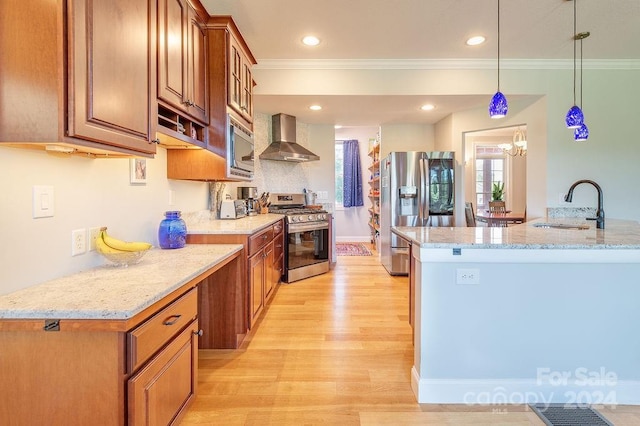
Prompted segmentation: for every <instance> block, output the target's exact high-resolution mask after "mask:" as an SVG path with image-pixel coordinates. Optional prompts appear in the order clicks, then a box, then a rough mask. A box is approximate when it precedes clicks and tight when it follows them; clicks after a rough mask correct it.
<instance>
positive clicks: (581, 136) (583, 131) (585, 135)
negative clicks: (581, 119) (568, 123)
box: [573, 123, 589, 142]
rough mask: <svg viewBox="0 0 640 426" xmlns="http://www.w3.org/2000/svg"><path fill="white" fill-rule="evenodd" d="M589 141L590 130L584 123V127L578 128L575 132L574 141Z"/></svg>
mask: <svg viewBox="0 0 640 426" xmlns="http://www.w3.org/2000/svg"><path fill="white" fill-rule="evenodd" d="M587 139H589V128H588V127H587V125H586V124H584V123H582V126H580V127H578V128H577V129H576V130H574V132H573V140H575V141H576V142H584V141H586V140H587Z"/></svg>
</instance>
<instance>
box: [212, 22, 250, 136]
mask: <svg viewBox="0 0 640 426" xmlns="http://www.w3.org/2000/svg"><path fill="white" fill-rule="evenodd" d="M207 28H208V30H209V36H210V37H209V43H210V50H209V52H210V55H214V56H215V57H213V58H211V60H210V64H211V69H210V72H211V80H210V81H211V85H210V90H211V99H215V100H218V99H226V105H223V106H220V105H212V108H211V120H212V122H213V121H214V117H215V120H216V121H222V122H226V114H227V113H231V114H232V115H233V116H234V118H236V119H237V120H239V121H240V122H241V123H242V124H244V125H246V127H247V128H249V129H252V128H253V87H254V85H255V82H254V80H253V72H252V67H253V65H255V64H256V63H257V62H256V59H255V58H254V56H253V54H252V53H251V51H250V50H249V47H248V46H247V44H246V42H245V41H244V39H243V38H242V35H241V34H240V31H239V30H238V27H237V26H236V24H235V23H234V21H233V19H232V18H231V16H212V17H211V18H210V19H209V22H208V24H207ZM216 136H217V135H216Z"/></svg>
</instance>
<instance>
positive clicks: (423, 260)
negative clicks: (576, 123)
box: [393, 219, 640, 405]
mask: <svg viewBox="0 0 640 426" xmlns="http://www.w3.org/2000/svg"><path fill="white" fill-rule="evenodd" d="M536 223H537V224H538V225H537V226H540V225H541V224H542V225H543V226H545V227H536ZM558 224H560V225H561V226H563V227H562V228H554V227H547V226H555V225H558ZM568 226H570V227H568ZM567 227H568V228H567ZM580 228H587V229H580ZM393 232H395V233H396V234H398V235H400V236H401V237H403V238H405V239H407V240H410V241H411V242H412V254H413V258H412V262H413V266H414V267H415V276H414V279H415V290H414V293H415V295H414V303H415V309H414V323H413V324H414V343H415V352H414V366H413V369H412V387H413V390H414V393H415V395H416V398H417V400H418V402H420V403H461V404H497V405H500V404H508V403H511V404H521V403H549V402H555V403H574V404H575V403H582V404H640V340H639V339H638V338H637V337H636V336H637V326H638V324H640V309H638V301H639V300H640V286H639V285H638V278H637V277H638V276H640V225H639V224H638V223H637V222H633V221H619V220H611V219H607V227H606V229H596V228H595V223H594V222H592V221H586V220H582V219H545V220H536V221H533V222H527V223H524V224H521V225H516V226H512V227H507V228H487V227H485V228H480V227H478V228H462V227H461V228H412V227H396V228H394V229H393Z"/></svg>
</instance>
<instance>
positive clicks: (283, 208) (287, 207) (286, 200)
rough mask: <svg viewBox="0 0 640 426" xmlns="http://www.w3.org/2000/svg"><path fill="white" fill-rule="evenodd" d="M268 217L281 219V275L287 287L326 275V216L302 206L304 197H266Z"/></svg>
mask: <svg viewBox="0 0 640 426" xmlns="http://www.w3.org/2000/svg"><path fill="white" fill-rule="evenodd" d="M268 201H269V203H271V204H270V205H269V213H278V214H283V215H285V235H286V239H287V244H285V246H284V259H285V260H284V263H285V265H284V275H283V277H282V281H283V282H286V283H291V282H294V281H298V280H301V279H304V278H308V277H311V276H314V275H319V274H324V273H325V272H327V271H329V247H330V244H331V241H330V238H331V237H330V233H329V221H330V219H331V217H330V215H329V214H328V213H327V212H326V211H325V210H321V209H316V208H309V207H306V206H305V204H304V203H305V197H304V194H269V200H268Z"/></svg>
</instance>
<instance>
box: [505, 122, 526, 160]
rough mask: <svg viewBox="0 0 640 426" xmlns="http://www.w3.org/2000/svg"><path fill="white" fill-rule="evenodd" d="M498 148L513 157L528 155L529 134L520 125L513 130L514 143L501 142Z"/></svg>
mask: <svg viewBox="0 0 640 426" xmlns="http://www.w3.org/2000/svg"><path fill="white" fill-rule="evenodd" d="M498 148H500V149H502V152H504V153H505V154H507V155H509V156H511V157H524V156H525V155H527V136H526V134H525V132H524V130H521V129H520V128H519V127H518V128H517V129H516V131H515V132H513V143H501V144H499V145H498Z"/></svg>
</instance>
